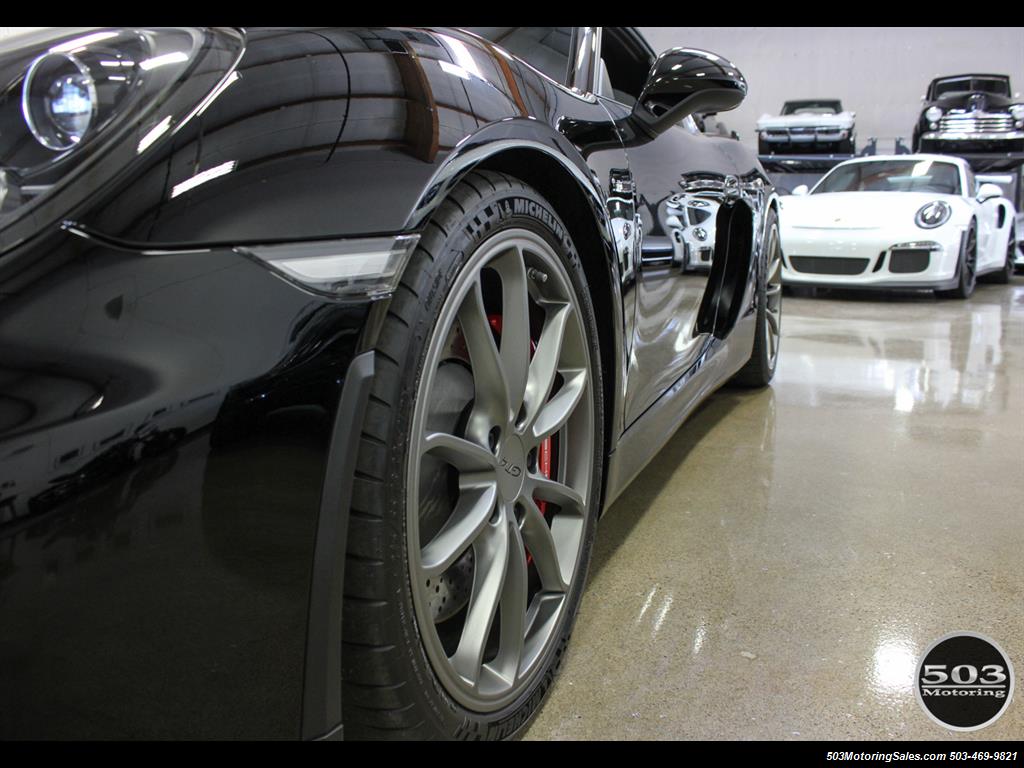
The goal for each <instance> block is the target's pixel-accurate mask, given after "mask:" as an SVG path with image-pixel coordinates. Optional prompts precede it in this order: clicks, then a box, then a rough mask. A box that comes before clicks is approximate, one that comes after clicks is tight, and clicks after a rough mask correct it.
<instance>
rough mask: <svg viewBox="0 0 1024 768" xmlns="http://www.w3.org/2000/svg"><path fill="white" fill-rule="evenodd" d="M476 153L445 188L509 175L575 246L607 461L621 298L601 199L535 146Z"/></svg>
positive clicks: (558, 156) (613, 432)
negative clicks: (593, 328) (479, 175)
mask: <svg viewBox="0 0 1024 768" xmlns="http://www.w3.org/2000/svg"><path fill="white" fill-rule="evenodd" d="M480 149H484V150H486V149H491V150H493V151H490V152H480V151H479V150H477V157H475V158H473V159H472V161H471V162H465V161H464V162H461V163H458V164H457V168H456V169H455V170H454V172H449V173H446V174H439V175H440V176H447V177H448V178H449V179H450V180H449V181H447V183H446V184H445V185H444V186H445V187H446V188H447V187H451V186H452V185H453V184H454V183H457V180H458V179H459V178H461V177H462V176H463V175H465V174H466V173H468V172H469V171H471V170H491V171H497V172H499V173H504V174H507V175H508V176H512V177H514V178H516V179H518V180H520V181H522V182H524V183H526V184H529V185H530V186H531V187H533V188H534V189H536V190H537V191H538V192H539V193H540V194H541V195H543V196H544V197H545V198H546V199H547V200H549V201H550V202H551V203H552V205H553V206H555V208H556V212H557V213H558V215H559V217H560V218H561V219H562V221H563V222H564V223H565V226H566V228H567V229H568V230H569V234H570V235H571V237H572V240H573V243H574V244H575V246H576V250H577V252H578V254H579V257H580V261H581V262H582V264H583V270H584V275H585V277H586V279H587V285H588V286H589V287H590V294H591V300H592V302H593V305H594V314H595V319H596V321H597V329H598V346H599V348H600V351H601V358H602V366H601V368H602V371H603V372H604V373H605V376H604V377H603V395H604V402H605V407H604V452H605V456H606V457H607V456H608V455H609V454H610V452H611V451H612V450H613V449H614V445H615V440H616V437H617V435H618V431H619V430H618V429H617V427H618V426H619V425H620V424H621V401H622V398H621V393H622V387H623V381H624V374H623V370H622V369H623V364H624V352H623V348H624V339H623V333H624V330H623V328H624V322H623V309H622V295H621V293H620V291H619V287H618V286H619V282H620V277H619V273H618V264H617V262H616V260H615V258H614V249H613V245H612V235H611V227H610V225H609V222H608V214H607V211H606V210H605V207H604V197H603V195H602V193H601V191H600V190H599V189H598V188H597V187H596V185H595V184H594V183H593V181H592V180H591V179H590V178H588V177H587V176H586V175H584V174H583V172H582V170H581V169H580V167H579V165H577V164H576V163H574V162H573V159H571V158H570V157H569V156H567V155H566V154H564V153H560V152H554V151H552V150H551V148H550V147H547V146H545V145H542V144H540V143H539V142H533V141H514V142H497V143H496V144H495V145H487V146H485V147H482V148H480ZM581 163H582V159H581ZM584 167H585V164H584ZM437 183H438V182H435V185H436V184H437ZM432 186H433V185H432ZM430 193H431V188H428V189H427V191H426V192H425V196H426V197H428V198H429V196H430ZM431 202H432V201H431ZM609 373H611V374H612V375H608V374H609ZM606 487H607V482H606V481H605V487H603V488H602V489H601V502H602V506H601V507H600V508H603V500H604V494H605V490H606Z"/></svg>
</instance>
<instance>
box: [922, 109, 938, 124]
mask: <svg viewBox="0 0 1024 768" xmlns="http://www.w3.org/2000/svg"><path fill="white" fill-rule="evenodd" d="M924 116H925V117H926V118H928V122H930V123H937V122H939V118H940V117H942V110H941V109H939V108H938V107H928V109H926V110H925V111H924Z"/></svg>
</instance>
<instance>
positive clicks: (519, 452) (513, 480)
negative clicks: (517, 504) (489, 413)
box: [498, 435, 526, 501]
mask: <svg viewBox="0 0 1024 768" xmlns="http://www.w3.org/2000/svg"><path fill="white" fill-rule="evenodd" d="M525 478H526V450H525V449H524V448H523V443H522V441H521V440H520V439H519V437H518V436H517V435H512V436H511V437H509V438H508V439H507V440H505V442H504V443H503V444H502V446H501V450H500V451H498V491H499V493H501V497H502V499H504V500H505V501H514V500H515V499H517V498H518V497H519V494H520V492H521V491H522V489H523V480H524V479H525Z"/></svg>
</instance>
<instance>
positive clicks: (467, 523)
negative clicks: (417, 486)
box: [420, 484, 498, 578]
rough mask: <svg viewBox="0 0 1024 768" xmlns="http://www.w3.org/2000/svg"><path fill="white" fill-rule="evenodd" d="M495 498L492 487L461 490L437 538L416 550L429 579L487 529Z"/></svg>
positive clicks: (424, 572) (446, 568)
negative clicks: (418, 551)
mask: <svg viewBox="0 0 1024 768" xmlns="http://www.w3.org/2000/svg"><path fill="white" fill-rule="evenodd" d="M497 498H498V490H497V487H496V486H495V485H493V484H492V485H487V486H484V487H481V488H473V489H468V490H463V491H462V492H461V493H460V494H459V500H458V502H457V503H456V505H455V509H454V510H452V514H451V516H450V517H449V518H448V520H447V521H446V522H445V524H444V525H443V526H442V527H441V530H440V531H438V532H437V535H435V536H434V538H433V539H431V540H430V543H429V544H427V545H426V546H425V547H423V548H422V549H421V550H420V567H421V569H422V570H423V575H424V576H427V577H429V578H433V577H435V576H439V575H441V574H442V573H444V572H445V571H446V570H448V568H449V567H451V564H452V563H454V562H455V561H456V560H457V559H458V557H459V555H461V554H462V553H463V552H465V551H466V548H467V547H469V545H470V544H474V545H475V541H476V540H477V538H478V537H479V536H480V535H481V532H482V531H483V530H484V528H485V527H486V526H487V521H488V520H489V519H490V517H491V513H492V512H493V511H494V505H495V503H496V501H497Z"/></svg>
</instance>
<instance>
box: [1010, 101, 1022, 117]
mask: <svg viewBox="0 0 1024 768" xmlns="http://www.w3.org/2000/svg"><path fill="white" fill-rule="evenodd" d="M1010 114H1011V115H1013V119H1014V120H1024V104H1013V105H1011V106H1010Z"/></svg>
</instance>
